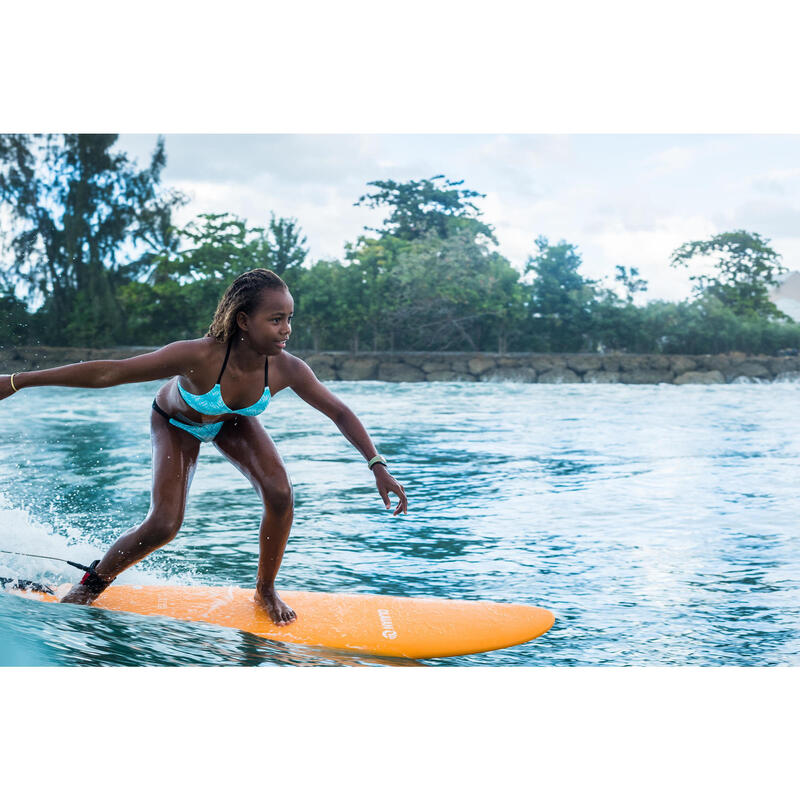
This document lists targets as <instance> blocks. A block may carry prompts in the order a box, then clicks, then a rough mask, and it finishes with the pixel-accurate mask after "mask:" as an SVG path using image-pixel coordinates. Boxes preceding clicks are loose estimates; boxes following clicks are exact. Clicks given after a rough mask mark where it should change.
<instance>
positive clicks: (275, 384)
mask: <svg viewBox="0 0 800 800" xmlns="http://www.w3.org/2000/svg"><path fill="white" fill-rule="evenodd" d="M269 368H270V381H269V383H270V391H271V392H272V394H275V393H276V392H279V391H280V390H281V389H286V388H287V387H289V388H291V389H294V390H295V391H297V387H298V385H302V384H304V383H305V384H308V383H309V382H310V383H314V382H318V381H317V378H316V376H315V375H314V371H313V370H312V369H311V367H309V366H308V364H306V362H305V361H303V359H302V358H298V357H297V356H294V355H292V354H291V353H287V352H285V351H284V352H283V353H280V355H277V356H273V357H272V358H271V359H270V363H269Z"/></svg>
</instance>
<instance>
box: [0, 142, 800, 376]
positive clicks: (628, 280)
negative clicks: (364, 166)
mask: <svg viewBox="0 0 800 800" xmlns="http://www.w3.org/2000/svg"><path fill="white" fill-rule="evenodd" d="M117 138H118V137H117V135H116V134H42V135H40V134H0V216H3V218H4V220H6V222H7V224H5V225H4V230H3V236H2V237H0V238H1V239H2V249H0V346H2V347H5V348H11V347H41V346H43V345H48V346H64V345H71V346H74V347H83V348H101V347H102V348H112V347H125V346H134V345H142V344H143V345H151V346H152V347H153V349H155V348H156V347H157V346H159V345H160V344H163V343H165V342H169V341H178V340H181V339H193V338H196V337H198V336H202V335H203V334H204V332H205V331H206V330H207V328H208V324H209V321H210V320H211V319H212V318H213V315H214V310H215V309H216V307H217V304H218V302H219V299H220V297H221V296H222V293H223V292H224V290H225V288H226V287H227V286H228V285H229V284H230V282H231V281H232V280H233V279H234V278H236V277H237V276H238V275H240V274H242V273H243V272H247V271H249V270H252V269H256V268H263V269H270V270H272V271H273V272H275V273H276V274H277V275H279V276H280V277H281V278H282V279H283V280H285V281H286V283H287V284H288V286H289V288H290V290H291V292H292V294H293V296H294V299H295V314H296V316H295V322H296V325H295V330H294V332H293V335H292V344H293V345H294V346H295V347H296V348H297V349H298V350H302V351H304V352H312V351H314V352H319V353H331V352H333V351H339V350H343V349H348V350H350V351H351V352H353V353H360V354H363V353H365V352H366V351H367V350H371V351H373V352H389V353H395V354H398V353H413V352H417V351H432V352H436V353H439V354H441V355H440V356H436V358H441V359H443V360H442V361H441V362H436V363H435V364H434V362H433V361H431V360H430V359H433V358H434V356H433V355H430V356H426V357H425V358H427V359H428V360H427V361H426V360H425V358H423V360H422V361H420V362H419V364H417V363H415V362H413V361H407V360H402V359H400V360H397V359H398V358H400V357H399V356H397V355H394V356H390V358H391V359H392V363H396V367H395V368H393V369H389V368H388V367H386V368H384V372H386V373H387V374H394V373H397V374H398V375H400V374H402V375H406V376H409V377H408V379H409V380H422V379H423V378H424V377H425V376H427V375H429V374H438V373H453V374H456V375H459V376H461V378H462V379H464V380H471V379H472V378H475V379H476V380H483V379H486V376H487V375H489V374H497V375H503V374H506V373H508V371H509V370H517V373H518V374H519V375H520V376H524V375H527V376H528V377H529V378H530V379H531V380H537V381H549V380H563V381H567V380H575V378H576V377H577V378H578V379H580V380H584V379H585V377H586V375H587V374H588V373H591V374H592V377H593V378H594V379H597V380H606V379H608V380H612V379H613V376H614V375H616V376H617V377H618V378H619V380H620V381H623V380H627V379H628V378H630V377H631V375H633V374H636V373H640V374H641V380H642V381H644V382H646V377H647V373H651V376H650V377H652V378H653V379H655V378H657V377H663V378H666V377H667V376H668V375H671V377H672V379H674V380H678V379H683V377H684V376H685V375H686V374H687V373H691V372H697V371H699V372H701V373H719V375H722V376H723V377H725V376H728V375H729V374H732V373H731V372H730V369H731V368H729V365H728V364H727V362H724V360H720V361H719V362H713V363H716V364H717V367H719V368H717V367H714V368H708V369H707V368H706V367H704V366H703V364H705V363H706V362H705V361H704V360H703V359H704V358H705V356H704V355H703V354H725V353H731V352H740V353H747V354H757V353H768V354H773V355H775V356H779V355H780V354H781V353H782V352H785V351H796V350H798V349H800V324H798V323H797V322H795V321H794V320H793V319H791V318H790V317H788V316H787V315H786V314H784V313H783V312H781V311H780V310H779V309H778V308H777V306H776V305H775V304H774V303H773V302H772V300H771V299H770V291H771V290H772V289H773V288H774V287H776V286H778V285H779V284H780V281H781V276H782V275H784V274H785V273H786V269H785V268H784V266H783V264H782V263H781V256H780V254H779V253H778V252H777V251H775V250H774V249H773V248H772V247H770V246H769V240H768V239H765V238H764V237H762V236H761V235H759V234H758V233H756V232H753V231H747V230H734V231H727V232H721V233H717V234H716V235H714V236H712V237H711V238H709V239H707V240H700V241H690V242H684V243H680V242H678V241H675V242H674V243H673V246H674V248H675V249H674V250H673V251H672V253H671V255H670V256H669V260H668V261H667V258H666V253H665V263H664V268H665V269H671V270H675V271H676V275H677V274H678V273H682V274H684V275H687V276H688V277H689V279H690V282H691V285H693V287H694V288H693V290H692V292H691V296H690V297H687V298H686V299H684V300H680V301H677V302H673V301H666V300H659V299H652V298H648V297H647V296H646V293H647V289H648V283H647V281H646V280H644V279H643V277H642V274H641V272H640V267H639V266H637V265H635V264H616V265H615V266H612V263H613V262H609V263H608V264H607V265H605V266H604V267H603V269H605V270H606V274H605V275H603V276H602V277H597V276H598V275H599V272H598V269H597V266H596V265H595V266H594V269H593V270H592V273H593V274H594V275H595V276H596V277H593V278H589V277H587V275H585V274H584V272H583V268H584V265H583V257H582V255H581V254H580V252H579V248H578V245H576V244H573V243H570V242H567V241H565V240H561V241H559V242H557V243H552V242H550V241H549V240H548V238H547V237H546V236H545V235H543V234H541V233H538V232H537V231H536V228H535V225H536V224H537V223H536V220H535V219H532V220H531V221H530V224H531V245H532V247H531V251H530V255H529V256H528V258H527V259H526V261H525V263H524V264H516V265H515V264H512V263H511V262H510V261H509V259H508V258H506V257H505V256H504V255H503V253H502V252H501V250H502V248H501V245H500V242H499V241H498V239H497V236H496V235H495V231H494V227H493V225H492V224H491V223H490V222H487V221H484V219H483V216H482V211H481V209H480V205H479V204H480V201H481V200H482V199H484V198H485V195H483V194H481V193H480V192H477V191H474V190H473V189H469V188H466V187H464V186H463V181H461V180H450V179H449V178H447V177H445V176H444V175H434V176H433V177H431V178H424V179H419V180H408V181H404V182H398V181H395V180H388V179H386V180H374V181H369V182H367V185H366V188H365V193H364V194H362V195H361V196H360V197H358V198H356V197H355V196H354V197H353V198H352V199H353V201H354V203H353V204H354V205H355V206H360V207H363V208H365V209H371V210H379V211H380V212H381V213H382V214H385V216H384V219H383V221H382V223H381V224H380V227H375V228H372V227H365V228H364V229H363V231H361V232H360V233H358V234H357V235H356V238H355V241H345V242H344V247H343V252H344V255H343V257H341V258H334V259H328V260H326V259H316V260H314V259H312V258H310V257H309V249H308V247H307V246H306V236H305V234H304V233H303V231H302V228H301V223H300V221H298V220H297V219H294V218H293V217H282V216H279V215H278V214H276V213H275V212H274V211H270V212H269V219H261V220H259V221H258V222H259V223H260V224H256V225H253V224H251V223H250V222H248V221H247V220H245V219H242V218H239V217H237V216H235V215H232V214H230V213H213V214H212V213H208V214H198V215H196V216H195V218H194V219H192V220H190V221H189V222H188V223H186V224H185V225H183V226H182V227H179V226H178V225H177V224H176V222H175V215H176V212H177V211H178V210H179V209H180V208H181V207H182V206H184V205H186V204H187V203H189V198H188V197H186V196H185V195H183V194H181V193H180V192H179V191H177V190H176V189H174V188H170V187H165V186H163V185H162V184H161V172H162V170H163V168H164V166H165V165H166V163H167V154H166V150H165V145H164V141H163V140H162V139H159V140H158V142H157V144H156V147H155V149H154V151H153V154H152V158H151V160H150V163H149V164H148V165H146V166H145V167H144V168H141V167H140V165H139V164H138V163H137V162H135V161H134V160H132V159H131V158H130V157H129V156H128V155H127V154H125V153H124V152H121V151H120V150H119V149H118V143H117ZM455 350H459V351H467V352H469V353H475V354H485V355H484V356H481V357H485V358H487V359H490V358H493V356H490V355H489V353H492V354H494V353H496V354H497V358H498V359H500V360H498V361H496V362H492V365H491V366H488V367H487V368H486V369H483V368H482V367H478V366H475V369H472V368H469V369H467V367H465V366H464V364H463V363H461V362H453V363H450V362H448V361H447V359H448V358H451V357H453V356H451V355H449V354H451V353H452V352H453V351H455ZM521 352H525V353H541V354H548V355H547V356H546V357H545V356H544V355H542V356H537V359H545V360H544V361H542V360H537V361H535V362H531V361H528V362H525V363H522V362H520V363H517V362H516V361H514V360H513V359H514V358H516V356H511V355H508V354H510V353H521ZM611 352H613V353H628V354H634V353H636V354H652V355H651V356H649V358H647V359H643V358H642V357H639V356H633V355H630V356H629V357H626V358H624V359H623V360H622V361H619V360H618V362H614V361H608V362H607V361H606V360H604V359H605V358H606V357H605V356H602V357H600V358H599V360H597V361H596V362H592V361H591V358H592V357H593V356H590V355H587V356H581V357H580V359H579V357H578V356H569V355H566V356H564V355H560V354H569V353H586V354H597V353H601V354H602V353H611ZM337 357H338V356H337ZM476 357H477V356H476ZM531 357H532V356H531ZM676 357H677V358H678V359H679V360H678V361H673V360H671V359H673V358H676ZM317 358H318V361H319V364H320V368H321V369H322V372H323V375H324V374H325V372H326V371H331V373H332V374H334V375H338V374H339V372H340V371H341V370H344V372H345V374H347V370H348V369H349V367H345V366H344V362H342V365H341V366H340V365H339V364H338V362H337V361H335V360H333V361H329V362H328V363H327V364H323V361H324V359H323V357H322V356H319V357H317ZM332 358H333V356H332ZM359 358H368V356H366V355H363V356H359ZM608 358H612V357H611V356H609V357H608ZM680 358H693V359H695V360H696V361H697V364H696V365H695V366H696V367H697V369H695V368H687V369H684V366H685V364H688V363H689V362H688V361H680ZM503 359H512V360H511V361H508V360H503ZM547 359H549V362H548V361H547ZM570 359H571V361H570ZM581 359H582V360H581ZM587 359H588V360H587ZM629 359H633V360H632V361H629ZM469 361H470V359H467V362H464V363H467V365H468V362H469ZM429 362H430V364H432V365H433V366H432V368H430V369H426V368H425V364H426V363H429ZM476 363H477V362H476ZM481 363H483V362H481ZM486 363H489V362H486ZM548 363H551V364H552V366H550V367H548V366H547V364H548ZM583 363H587V364H589V363H596V364H598V365H600V366H599V367H598V368H587V369H585V370H584V369H583V367H582V366H580V365H581V364H583ZM628 363H630V364H632V365H635V366H632V367H631V369H627V368H626V367H624V366H623V364H628ZM709 363H712V362H709ZM747 363H752V364H754V365H755V364H760V363H761V362H759V361H758V360H755V361H753V360H752V359H751V360H750V361H747ZM764 363H767V364H769V363H772V362H764ZM673 364H678V366H673ZM404 365H405V366H404ZM440 367H441V368H440ZM375 369H378V370H379V368H377V367H374V366H373V367H369V368H368V367H366V366H365V367H363V369H362V368H359V369H356V370H355V371H356V372H357V373H359V370H361V371H363V370H366V371H367V372H369V371H370V370H372V374H380V370H379V371H378V373H375ZM747 369H751V367H747ZM764 369H765V370H769V372H770V374H772V368H771V367H768V366H767V367H765V368H764ZM559 370H560V371H561V372H559ZM752 370H754V371H755V372H758V373H760V372H761V371H760V370H758V369H756V366H753V367H752ZM504 371H505V372H504ZM420 373H423V375H422V376H420ZM595 373H596V374H595ZM719 375H716V376H714V377H719ZM413 376H416V377H413ZM609 376H612V377H609ZM705 377H706V378H708V375H706V376H705ZM738 377H742V378H746V377H748V376H747V375H742V376H738ZM753 377H756V376H753ZM764 377H766V375H764ZM425 379H427V378H425ZM725 379H726V380H727V377H725ZM734 379H735V378H734Z"/></svg>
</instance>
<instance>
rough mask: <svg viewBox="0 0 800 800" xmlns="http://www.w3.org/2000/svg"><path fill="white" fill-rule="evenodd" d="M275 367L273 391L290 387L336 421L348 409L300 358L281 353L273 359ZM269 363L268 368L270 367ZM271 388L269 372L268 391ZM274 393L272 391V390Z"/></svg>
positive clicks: (271, 379)
mask: <svg viewBox="0 0 800 800" xmlns="http://www.w3.org/2000/svg"><path fill="white" fill-rule="evenodd" d="M273 361H274V363H275V367H276V370H275V371H276V372H277V373H278V374H276V375H275V385H274V390H275V392H278V391H280V390H281V389H285V388H286V387H287V386H288V387H290V388H291V389H292V390H293V391H294V393H295V394H296V395H297V396H298V397H300V398H301V399H303V400H305V402H306V403H308V404H309V405H310V406H312V407H314V408H316V409H317V410H318V411H321V412H322V413H323V414H325V415H326V416H328V417H330V418H331V419H332V420H334V421H336V420H337V419H339V418H340V417H341V415H342V414H343V413H344V412H346V411H348V408H347V406H346V405H345V404H344V403H343V402H342V401H341V400H340V399H339V398H338V397H336V395H335V394H333V392H331V391H330V389H328V387H327V386H325V384H323V383H321V382H320V381H319V379H318V378H317V376H316V375H315V374H314V370H312V369H311V367H309V366H308V364H306V362H305V361H303V359H302V358H298V357H297V356H293V355H292V354H291V353H285V352H284V353H281V354H280V355H279V356H275V358H274V359H273ZM272 366H273V365H272V364H270V369H272ZM272 389H273V375H272V373H270V391H271V392H272ZM273 393H274V392H273Z"/></svg>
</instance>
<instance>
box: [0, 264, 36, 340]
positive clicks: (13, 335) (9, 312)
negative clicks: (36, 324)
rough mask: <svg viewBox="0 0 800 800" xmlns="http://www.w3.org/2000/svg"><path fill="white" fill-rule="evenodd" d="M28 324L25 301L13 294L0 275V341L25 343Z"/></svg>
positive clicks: (29, 323) (28, 332) (29, 322)
mask: <svg viewBox="0 0 800 800" xmlns="http://www.w3.org/2000/svg"><path fill="white" fill-rule="evenodd" d="M30 326H31V320H30V315H29V314H28V308H27V305H26V303H25V302H24V301H23V300H20V299H19V298H18V297H17V296H16V295H15V294H14V289H13V288H12V287H11V285H10V284H8V283H6V282H4V281H3V278H2V276H0V342H2V343H3V344H10V345H13V344H26V343H27V342H28V341H29V339H30V334H31V331H30Z"/></svg>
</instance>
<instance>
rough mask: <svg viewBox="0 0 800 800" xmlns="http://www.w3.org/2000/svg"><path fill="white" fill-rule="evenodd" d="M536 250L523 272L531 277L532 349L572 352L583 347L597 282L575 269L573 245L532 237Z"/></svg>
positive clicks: (578, 260)
mask: <svg viewBox="0 0 800 800" xmlns="http://www.w3.org/2000/svg"><path fill="white" fill-rule="evenodd" d="M536 246H537V248H538V252H537V253H536V255H533V256H531V257H530V258H529V259H528V261H527V263H526V265H525V273H526V274H528V273H530V274H532V275H533V276H534V278H533V282H532V283H531V284H530V290H529V300H528V309H529V314H530V315H529V318H528V327H529V331H530V334H531V337H532V339H533V342H535V345H534V347H535V349H537V350H545V351H549V352H557V353H558V352H575V351H578V350H581V349H583V348H584V346H585V345H586V343H587V338H588V337H587V334H588V332H589V330H590V329H591V309H592V304H593V302H594V300H595V295H596V291H597V285H596V282H595V281H590V280H587V279H585V278H584V277H583V276H582V275H581V274H580V273H579V272H578V270H579V268H580V266H581V263H582V260H581V257H580V255H579V254H578V252H577V250H576V248H575V246H574V245H571V244H568V243H567V242H565V241H563V240H562V241H560V242H559V243H558V244H557V245H551V244H550V243H549V242H548V240H547V239H546V238H545V237H544V236H540V237H538V238H537V239H536Z"/></svg>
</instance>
